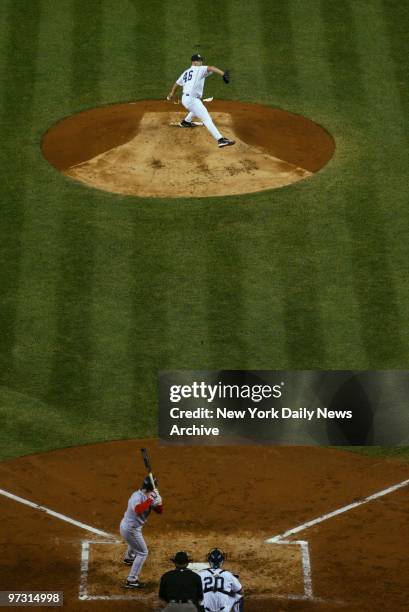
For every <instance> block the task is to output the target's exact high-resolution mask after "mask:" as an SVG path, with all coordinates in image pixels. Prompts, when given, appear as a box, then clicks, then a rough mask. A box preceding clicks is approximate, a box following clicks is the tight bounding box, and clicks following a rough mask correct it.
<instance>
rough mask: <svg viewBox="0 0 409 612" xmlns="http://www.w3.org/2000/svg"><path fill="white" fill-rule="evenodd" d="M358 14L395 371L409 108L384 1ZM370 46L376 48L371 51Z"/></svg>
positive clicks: (404, 352)
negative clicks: (404, 94) (387, 22)
mask: <svg viewBox="0 0 409 612" xmlns="http://www.w3.org/2000/svg"><path fill="white" fill-rule="evenodd" d="M353 12H354V20H355V24H356V28H357V29H358V27H359V25H360V27H361V29H362V31H361V33H360V35H359V37H358V39H357V40H358V49H359V52H360V57H361V66H362V71H363V74H364V77H365V78H364V83H365V88H366V91H367V101H368V105H369V104H370V106H371V121H370V128H369V134H370V137H371V140H372V143H371V144H370V146H369V148H370V154H369V159H370V160H371V161H370V164H371V173H370V176H371V177H372V178H373V185H374V189H375V191H376V200H375V202H376V201H377V202H378V206H377V207H376V212H377V214H378V224H379V226H380V227H382V232H380V234H379V236H378V238H379V239H380V243H381V244H380V245H379V247H378V249H379V251H380V252H382V251H383V252H384V253H385V259H386V260H387V264H386V265H385V266H383V270H384V276H382V275H381V276H380V277H378V281H377V285H376V289H377V292H378V294H379V308H378V311H377V312H376V311H375V313H374V318H375V317H376V316H378V319H380V318H382V327H383V334H382V336H381V338H379V342H380V343H382V344H385V342H386V341H387V338H388V339H389V342H390V343H391V347H390V349H389V350H385V349H384V350H381V349H379V353H380V354H379V360H382V361H383V360H384V359H385V358H387V360H388V363H389V365H390V367H405V364H407V363H408V360H409V349H408V343H409V325H408V317H407V313H408V310H409V281H408V279H409V263H408V261H409V260H408V257H409V248H408V240H407V235H408V229H409V226H408V223H407V221H406V223H405V222H403V220H404V218H405V216H406V215H407V209H408V195H407V192H408V190H407V184H408V168H409V149H408V115H407V110H408V109H407V106H406V105H405V104H404V98H403V97H402V95H401V93H400V92H401V90H402V88H401V84H399V82H398V80H397V78H399V77H398V74H397V71H396V61H398V63H399V59H398V60H396V57H394V55H393V37H392V38H391V36H390V32H389V30H388V27H387V24H386V22H385V13H384V10H383V5H382V2H381V1H380V0H377V1H376V2H374V3H373V5H371V9H370V11H363V10H362V8H361V7H357V6H355V5H353ZM408 21H409V20H408V12H407V13H406V23H408ZM365 22H367V25H366V27H364V23H365ZM369 45H372V48H371V52H370V53H367V52H366V53H365V52H364V50H365V49H367V48H368V46H369ZM406 58H407V54H406ZM406 65H407V59H406ZM381 301H382V303H381ZM384 355H385V357H384Z"/></svg>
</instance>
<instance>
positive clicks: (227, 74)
mask: <svg viewBox="0 0 409 612" xmlns="http://www.w3.org/2000/svg"><path fill="white" fill-rule="evenodd" d="M222 79H223V81H224V82H225V83H230V72H229V70H225V71H224V74H223V76H222Z"/></svg>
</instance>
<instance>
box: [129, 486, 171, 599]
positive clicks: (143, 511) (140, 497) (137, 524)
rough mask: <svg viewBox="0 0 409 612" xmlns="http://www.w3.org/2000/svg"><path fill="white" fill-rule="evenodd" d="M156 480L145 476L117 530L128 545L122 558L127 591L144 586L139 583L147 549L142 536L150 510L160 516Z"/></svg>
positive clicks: (160, 505) (160, 500)
mask: <svg viewBox="0 0 409 612" xmlns="http://www.w3.org/2000/svg"><path fill="white" fill-rule="evenodd" d="M157 484H158V482H157V480H156V479H155V480H154V481H153V482H152V478H150V477H149V476H147V477H146V478H145V480H144V481H143V483H142V486H141V488H140V489H139V490H138V491H134V493H132V495H131V497H130V498H129V500H128V507H127V509H126V511H125V514H124V518H123V519H122V521H121V524H120V527H119V530H120V533H121V536H122V537H123V538H124V540H125V541H126V542H127V544H128V550H127V552H126V555H125V557H124V563H125V565H129V566H130V570H129V575H128V578H127V580H126V582H125V585H124V586H125V587H126V588H128V589H142V588H143V587H144V586H145V585H144V583H143V582H140V581H139V574H140V572H141V569H142V566H143V564H144V563H145V560H146V557H147V556H148V547H147V546H146V542H145V540H144V538H143V535H142V528H143V526H144V525H145V523H146V521H147V520H148V517H149V515H150V513H151V510H152V508H153V510H154V511H155V512H157V513H158V514H162V511H163V505H162V498H161V496H160V494H159V491H158V489H157V488H156V487H157Z"/></svg>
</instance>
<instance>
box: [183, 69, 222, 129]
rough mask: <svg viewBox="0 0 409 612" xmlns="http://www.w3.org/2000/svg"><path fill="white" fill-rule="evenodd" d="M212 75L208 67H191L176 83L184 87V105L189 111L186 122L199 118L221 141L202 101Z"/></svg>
mask: <svg viewBox="0 0 409 612" xmlns="http://www.w3.org/2000/svg"><path fill="white" fill-rule="evenodd" d="M211 74H212V73H211V72H209V71H208V70H207V66H191V67H190V68H187V69H186V70H185V71H184V72H182V74H181V75H180V77H179V78H178V80H177V81H176V83H177V84H178V85H180V87H183V95H182V104H183V106H184V107H185V108H186V109H187V110H188V111H189V114H188V115H187V117H186V118H185V121H192V118H193V117H198V118H199V119H201V120H202V121H203V124H204V125H205V126H206V127H207V129H208V130H209V132H210V133H211V135H212V136H213V138H215V139H216V140H220V138H223V137H222V135H221V133H220V132H219V130H218V129H217V127H216V126H215V124H214V123H213V121H212V118H211V116H210V115H209V111H208V110H207V108H206V107H205V105H204V104H203V102H202V100H201V97H202V95H203V88H204V83H205V79H206V78H207V77H208V76H210V75H211Z"/></svg>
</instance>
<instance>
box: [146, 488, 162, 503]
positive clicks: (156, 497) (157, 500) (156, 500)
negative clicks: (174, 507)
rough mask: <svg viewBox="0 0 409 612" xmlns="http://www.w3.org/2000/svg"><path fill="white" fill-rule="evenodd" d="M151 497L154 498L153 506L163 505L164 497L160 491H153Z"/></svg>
mask: <svg viewBox="0 0 409 612" xmlns="http://www.w3.org/2000/svg"><path fill="white" fill-rule="evenodd" d="M149 497H150V498H151V499H152V506H153V507H155V506H161V505H162V498H161V496H160V494H159V492H156V491H152V493H149Z"/></svg>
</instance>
